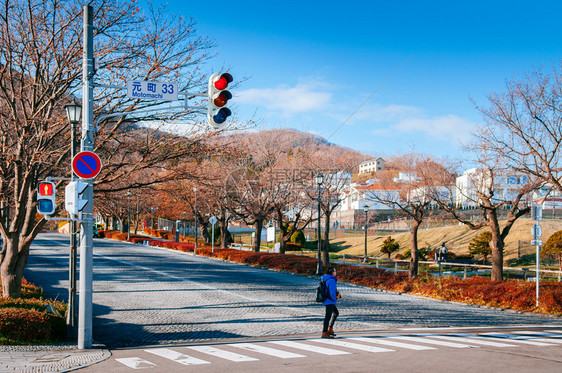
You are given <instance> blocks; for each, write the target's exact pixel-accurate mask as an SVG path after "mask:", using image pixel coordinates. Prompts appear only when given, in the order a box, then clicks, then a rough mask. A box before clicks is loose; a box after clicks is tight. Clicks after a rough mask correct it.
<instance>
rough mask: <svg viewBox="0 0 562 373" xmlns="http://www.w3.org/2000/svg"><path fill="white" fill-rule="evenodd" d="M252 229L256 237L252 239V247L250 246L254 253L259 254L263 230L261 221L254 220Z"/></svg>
mask: <svg viewBox="0 0 562 373" xmlns="http://www.w3.org/2000/svg"><path fill="white" fill-rule="evenodd" d="M254 228H255V233H256V237H255V238H254V245H253V246H252V249H253V250H254V252H256V253H259V252H260V246H261V230H262V228H263V219H256V220H255V222H254Z"/></svg>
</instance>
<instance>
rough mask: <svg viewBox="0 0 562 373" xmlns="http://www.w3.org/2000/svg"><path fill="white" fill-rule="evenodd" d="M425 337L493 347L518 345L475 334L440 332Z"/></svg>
mask: <svg viewBox="0 0 562 373" xmlns="http://www.w3.org/2000/svg"><path fill="white" fill-rule="evenodd" d="M423 336H424V337H431V338H439V339H445V340H447V341H451V342H464V343H468V344H470V343H474V344H478V345H484V346H491V347H517V345H510V344H507V343H500V342H492V341H490V340H485V339H484V338H478V337H476V338H475V337H474V336H470V335H466V336H462V337H461V336H460V335H455V336H454V337H453V336H448V335H439V334H424V335H423Z"/></svg>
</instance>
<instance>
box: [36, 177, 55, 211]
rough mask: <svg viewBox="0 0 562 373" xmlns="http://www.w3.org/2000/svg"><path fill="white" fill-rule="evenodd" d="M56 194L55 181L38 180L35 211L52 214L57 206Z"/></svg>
mask: <svg viewBox="0 0 562 373" xmlns="http://www.w3.org/2000/svg"><path fill="white" fill-rule="evenodd" d="M56 194H57V189H56V188H55V183H52V182H50V181H42V182H40V183H39V188H38V191H37V212H38V213H40V214H43V215H52V214H54V212H55V210H56V207H57V205H56V204H55V195H56Z"/></svg>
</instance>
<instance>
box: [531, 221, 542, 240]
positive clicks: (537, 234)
mask: <svg viewBox="0 0 562 373" xmlns="http://www.w3.org/2000/svg"><path fill="white" fill-rule="evenodd" d="M531 234H532V235H533V238H534V239H535V240H538V239H540V238H541V236H542V228H541V225H540V224H539V223H535V224H534V225H533V228H532V229H531Z"/></svg>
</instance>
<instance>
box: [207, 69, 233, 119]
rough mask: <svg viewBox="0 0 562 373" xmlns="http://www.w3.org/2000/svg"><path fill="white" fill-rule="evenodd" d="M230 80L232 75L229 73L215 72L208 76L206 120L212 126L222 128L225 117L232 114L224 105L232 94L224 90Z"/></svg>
mask: <svg viewBox="0 0 562 373" xmlns="http://www.w3.org/2000/svg"><path fill="white" fill-rule="evenodd" d="M232 80H233V79H232V75H230V74H229V73H224V74H221V73H215V74H213V75H211V77H210V78H209V90H208V93H207V94H208V96H209V106H208V110H207V120H208V122H209V124H210V125H211V126H213V127H214V128H217V129H220V128H222V127H223V126H224V122H225V121H226V118H228V117H229V116H230V115H232V111H230V109H229V108H227V107H225V106H226V104H227V103H228V100H230V99H231V98H232V94H231V93H230V92H229V91H227V90H226V88H228V84H229V83H231V82H232Z"/></svg>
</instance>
